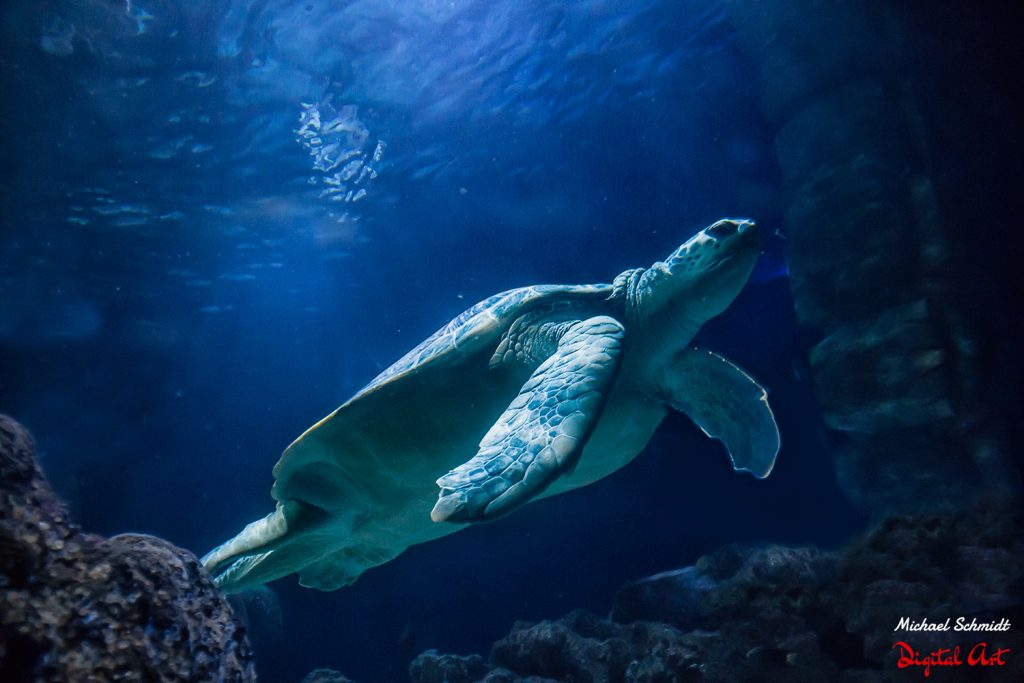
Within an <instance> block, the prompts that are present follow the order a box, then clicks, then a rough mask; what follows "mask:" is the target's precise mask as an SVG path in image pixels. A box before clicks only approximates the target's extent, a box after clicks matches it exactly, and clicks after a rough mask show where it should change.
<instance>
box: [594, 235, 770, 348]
mask: <svg viewBox="0 0 1024 683" xmlns="http://www.w3.org/2000/svg"><path fill="white" fill-rule="evenodd" d="M759 254H760V245H759V244H758V239H757V230H756V228H755V226H754V222H753V221H751V220H746V219H732V218H725V219H722V220H720V221H718V222H717V223H714V224H713V225H710V226H708V227H706V228H704V229H703V230H701V231H700V232H698V233H697V234H696V235H694V236H693V237H691V238H690V239H688V240H687V241H686V242H685V243H684V244H683V245H682V246H680V247H679V248H678V249H676V250H675V251H674V252H672V253H671V254H670V255H669V256H668V258H666V259H665V260H664V261H658V262H657V263H655V264H654V265H652V266H651V267H650V268H646V269H636V270H628V271H626V272H625V273H622V274H621V275H619V276H618V277H617V278H615V293H614V294H613V296H616V297H618V296H621V297H622V298H623V299H624V302H625V306H626V311H627V318H628V319H630V320H631V321H632V322H634V323H635V324H638V325H639V326H640V327H642V328H645V329H651V326H652V325H653V326H654V328H655V329H665V327H666V325H667V328H668V329H666V331H667V332H671V333H672V334H673V337H675V338H677V339H680V340H681V343H683V344H687V343H689V341H690V339H692V337H693V335H694V334H696V333H697V330H698V329H700V326H701V325H703V324H704V323H705V322H707V321H708V320H709V319H711V318H713V317H714V316H716V315H718V314H719V313H721V312H722V311H724V310H725V309H726V308H727V307H728V306H729V304H731V303H732V301H733V299H735V298H736V295H737V294H739V292H740V290H741V289H742V288H743V285H744V284H746V282H747V279H748V278H749V277H750V274H751V272H753V270H754V264H755V263H756V262H757V258H758V255H759ZM662 323H664V324H662ZM682 337H686V338H685V339H681V338H682Z"/></svg>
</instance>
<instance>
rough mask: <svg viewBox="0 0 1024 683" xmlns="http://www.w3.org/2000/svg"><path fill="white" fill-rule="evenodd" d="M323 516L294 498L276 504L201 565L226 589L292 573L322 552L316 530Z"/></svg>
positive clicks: (237, 587) (233, 589)
mask: <svg viewBox="0 0 1024 683" xmlns="http://www.w3.org/2000/svg"><path fill="white" fill-rule="evenodd" d="M325 519H326V515H325V514H324V512H323V511H322V510H320V509H319V508H317V507H315V506H312V505H308V504H306V503H302V502H300V501H297V500H287V501H284V502H281V503H278V505H277V509H276V510H274V512H272V513H271V514H269V515H267V516H266V517H264V518H263V519H259V520H256V521H255V522H252V523H251V524H248V525H247V526H246V527H245V528H244V529H242V531H241V533H239V534H238V535H237V536H235V537H234V538H232V539H231V540H229V541H227V542H226V543H223V544H221V545H219V546H217V547H216V548H214V549H213V550H211V551H210V552H209V553H207V554H206V555H205V556H204V557H203V559H202V563H203V566H204V567H206V570H207V571H209V572H210V574H212V575H213V577H214V582H215V583H216V584H217V585H218V586H219V587H220V588H221V589H222V590H225V591H235V590H241V589H243V588H246V587H247V586H250V585H257V584H261V583H266V582H268V581H272V580H273V579H276V578H278V577H281V576H285V575H287V574H291V573H292V572H295V571H297V570H299V569H301V568H302V567H305V566H306V565H308V564H309V563H310V562H312V561H315V560H316V559H318V558H319V557H321V556H322V555H323V554H324V545H325V538H324V537H322V536H323V535H318V534H317V533H316V530H317V528H318V527H319V526H321V523H322V522H323V521H324V520H325ZM336 542H337V541H336V540H335V541H334V543H336Z"/></svg>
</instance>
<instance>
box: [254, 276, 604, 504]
mask: <svg viewBox="0 0 1024 683" xmlns="http://www.w3.org/2000/svg"><path fill="white" fill-rule="evenodd" d="M611 292H612V286H611V285H608V284H601V285H538V286H533V287H522V288H519V289H512V290H509V291H506V292H502V293H501V294H496V295H494V296H492V297H490V298H488V299H485V300H483V301H481V302H480V303H478V304H476V305H475V306H473V307H471V308H470V309H468V310H466V311H465V312H463V313H462V314H461V315H459V316H458V317H456V318H455V319H453V320H452V321H451V322H449V323H448V324H447V325H445V326H444V327H442V328H441V329H439V330H438V331H437V332H435V333H434V334H432V335H431V336H430V337H428V338H427V339H425V340H424V341H423V342H422V343H420V344H419V345H418V346H416V347H415V348H414V349H412V350H411V351H409V352H408V353H407V354H405V355H404V356H402V357H401V358H400V359H399V360H398V361H396V362H395V363H394V364H392V365H391V366H390V367H388V368H387V369H386V370H384V371H383V372H381V373H380V374H379V375H378V376H377V377H376V378H374V379H373V380H372V381H371V382H370V383H369V384H367V385H366V386H365V387H364V388H363V389H361V390H360V391H359V392H357V393H356V394H355V395H354V396H353V397H352V398H350V399H349V400H348V401H346V402H345V403H344V404H342V405H341V406H340V407H339V408H338V409H336V410H335V411H334V412H332V413H331V414H330V415H328V416H327V417H325V418H323V419H322V420H320V421H319V422H317V423H316V424H315V425H313V426H312V427H310V428H309V429H308V430H306V431H305V432H304V433H303V434H302V435H301V436H299V438H297V439H296V440H295V441H294V442H293V443H292V444H291V445H290V446H288V448H287V449H285V451H284V453H283V454H282V456H281V459H280V460H279V461H278V463H277V465H276V466H275V467H274V478H275V480H276V481H275V483H274V487H273V491H272V494H273V497H274V498H275V499H276V500H278V501H283V500H287V499H296V500H301V501H303V502H306V503H310V504H313V505H316V506H318V507H320V508H322V509H324V510H327V511H340V510H351V509H354V508H359V509H362V510H364V511H365V510H375V509H384V508H387V506H388V504H389V502H391V501H397V500H404V499H408V498H409V496H414V497H419V496H423V495H424V494H427V495H428V496H430V497H436V489H435V487H434V486H433V480H434V478H436V477H437V476H439V475H440V474H443V473H444V472H445V471H447V468H448V467H449V462H448V460H449V459H450V460H451V462H453V463H455V464H458V463H461V462H463V461H465V460H466V459H468V458H469V457H472V455H473V453H474V452H475V450H476V445H477V443H478V442H479V439H480V438H481V437H482V436H483V434H484V433H485V432H486V430H487V428H488V427H489V426H490V422H489V420H493V419H496V418H497V416H498V415H500V413H501V410H503V409H504V407H505V406H506V405H507V404H508V402H509V401H510V400H511V399H512V398H513V397H514V396H515V393H516V391H518V386H520V384H521V382H522V381H523V380H524V379H525V376H528V374H529V373H528V372H527V373H526V375H525V376H518V377H517V376H511V377H510V376H508V373H502V372H492V371H490V370H489V367H488V361H489V359H490V356H491V354H492V353H493V351H494V348H495V347H496V346H497V344H498V342H499V340H500V338H501V336H502V335H503V334H504V333H505V331H506V330H508V328H509V327H510V326H511V325H512V323H513V322H515V320H516V319H517V318H519V317H520V316H521V315H522V314H524V313H526V312H527V311H529V310H531V309H533V308H535V307H537V306H541V305H548V304H551V303H554V302H558V303H562V302H566V303H568V304H569V305H570V306H571V305H573V304H577V305H579V308H580V310H581V315H591V314H592V313H589V311H594V310H599V309H600V308H602V307H603V304H604V302H605V300H606V299H607V298H608V296H609V295H610V294H611ZM492 413H493V415H492Z"/></svg>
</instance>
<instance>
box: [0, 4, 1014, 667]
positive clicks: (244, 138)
mask: <svg viewBox="0 0 1024 683" xmlns="http://www.w3.org/2000/svg"><path fill="white" fill-rule="evenodd" d="M2 13H3V19H4V23H3V26H2V28H0V30H2V32H3V34H2V38H3V40H2V48H0V50H2V73H0V79H2V81H0V87H2V90H0V91H2V92H3V93H4V97H3V98H2V99H0V119H2V123H3V129H2V130H3V145H4V155H3V167H2V172H3V181H2V185H0V202H2V205H3V207H4V210H3V215H2V217H0V225H2V229H3V240H2V242H0V285H2V291H3V301H2V304H0V352H2V353H0V408H2V409H3V410H5V411H7V412H10V413H11V414H13V415H14V416H16V417H17V418H18V419H19V420H21V421H23V422H24V423H25V424H26V425H28V426H29V427H30V428H31V429H32V430H33V432H34V433H35V435H36V438H37V440H38V443H39V450H40V452H41V459H42V463H43V465H44V467H45V468H46V471H47V472H48V475H49V477H50V479H51V480H52V481H53V483H54V485H55V487H56V488H57V490H58V491H59V492H60V493H61V495H63V496H64V497H65V499H66V500H67V501H68V503H69V505H70V507H71V509H72V511H73V514H74V516H75V518H76V519H77V520H78V521H79V522H80V523H81V524H82V526H83V527H84V528H86V529H88V530H90V531H94V532H97V533H101V534H114V533H119V532H124V531H142V532H147V533H153V534H157V535H160V536H163V537H165V538H168V539H170V540H171V541H173V542H175V543H177V544H179V545H181V546H183V547H186V548H189V549H191V550H193V551H195V552H197V553H199V554H202V553H203V552H205V551H206V550H208V549H209V548H211V547H212V546H214V545H216V544H217V543H219V542H221V541H223V540H224V539H225V538H227V537H229V536H230V535H233V534H234V533H236V532H237V531H238V530H239V529H240V528H241V526H242V525H243V524H245V523H246V522H248V521H250V520H252V519H255V518H257V517H260V516H263V515H264V514H266V513H267V512H268V511H269V510H270V509H271V506H270V503H271V501H270V498H269V489H270V485H271V483H272V478H271V474H270V472H271V468H272V466H273V464H274V463H275V462H276V460H277V457H278V456H279V454H280V452H281V450H282V449H283V448H284V447H285V446H286V445H287V444H288V443H290V442H291V440H292V439H293V438H294V437H296V436H297V435H298V434H300V433H301V432H302V431H303V430H305V428H306V427H308V426H309V425H311V424H312V423H313V422H315V421H316V420H318V419H320V418H321V417H322V416H323V415H325V414H326V413H328V412H329V411H331V410H333V408H334V407H336V406H337V405H339V404H340V403H341V402H343V401H344V400H345V399H346V398H347V397H348V396H349V395H351V394H352V393H353V392H354V391H355V390H357V389H358V388H359V387H361V386H362V385H364V384H365V383H366V382H367V381H368V380H370V379H371V378H372V377H374V376H375V375H376V374H377V373H378V372H379V371H381V370H382V369H384V368H385V367H387V366H388V365H389V364H390V363H391V362H393V361H394V360H395V359H397V358H398V357H399V356H401V355H402V354H403V353H404V352H405V351H407V350H408V349H409V348H411V347H413V346H414V345H415V344H417V343H418V342H419V341H420V340H422V339H423V338H424V337H426V336H427V335H429V334H430V333H431V332H433V331H434V330H435V329H436V328H438V327H440V326H441V325H443V324H444V323H446V322H447V321H448V320H449V319H450V318H452V317H454V316H455V315H457V314H458V313H459V312H461V311H462V310H463V309H465V308H467V307H469V306H470V305H471V304H473V303H474V302H476V301H478V300H480V299H483V298H485V297H487V296H489V295H491V294H493V293H496V292H498V291H501V290H504V289H508V288H511V287H517V286H522V285H529V284H536V283H584V282H608V281H610V279H611V278H612V277H614V275H615V274H617V273H619V272H621V271H622V270H625V269H626V268H629V267H635V266H644V265H649V264H650V263H651V262H653V261H654V260H656V259H658V258H661V257H663V256H665V255H667V254H668V253H669V252H670V251H671V250H672V249H674V248H675V247H676V246H678V245H679V244H680V243H681V242H683V241H684V240H685V239H686V238H687V237H689V236H690V235H692V234H693V233H694V232H696V231H697V230H698V229H700V228H701V227H703V226H705V225H707V224H708V223H710V222H711V221H713V220H715V219H717V218H719V217H722V216H730V215H732V216H751V217H753V218H755V219H757V221H758V223H759V224H760V225H761V226H762V228H763V230H762V232H763V233H764V236H765V240H764V249H765V255H764V257H763V259H762V262H761V264H760V265H759V267H758V269H757V271H756V272H755V274H754V276H753V277H752V279H751V282H750V283H749V285H748V286H747V288H746V289H745V290H744V292H743V293H742V294H741V295H740V297H739V299H738V300H737V301H736V302H735V304H734V305H733V306H732V307H731V308H730V309H729V310H728V311H727V312H726V313H725V314H724V315H722V316H721V317H720V318H718V319H716V320H714V321H712V323H710V324H709V325H708V326H707V327H706V328H705V329H704V330H703V331H702V333H701V335H700V337H699V338H698V342H699V343H701V344H704V345H706V346H708V347H710V348H714V349H715V350H718V351H720V352H722V353H724V354H725V355H727V356H729V357H730V358H732V359H733V360H735V361H736V362H737V363H738V364H740V365H742V366H743V367H744V368H746V369H747V370H749V371H750V373H751V374H753V375H754V376H755V377H757V378H758V379H759V380H760V381H761V382H762V383H763V384H765V386H767V387H768V389H769V391H770V400H771V402H772V405H773V407H774V409H775V414H776V416H777V418H778V421H779V424H780V428H781V431H782V439H783V450H782V452H781V454H780V456H779V460H778V465H777V467H776V469H775V471H774V473H773V474H772V476H771V477H770V478H769V479H768V480H766V481H755V480H754V479H753V478H751V477H749V476H745V475H739V474H736V473H734V472H732V470H731V468H730V467H729V465H728V461H727V458H726V457H725V454H724V451H723V450H722V448H721V446H720V445H719V444H717V443H715V442H711V441H708V440H707V439H706V438H705V437H704V436H703V434H701V433H700V431H699V430H698V429H697V428H696V427H694V426H693V425H692V424H691V423H690V422H689V421H688V420H687V419H686V418H684V417H682V416H672V417H670V418H669V419H668V420H666V422H665V424H664V425H663V426H662V427H661V429H660V430H659V432H658V433H657V435H656V436H655V438H654V439H653V440H652V442H651V444H650V445H649V447H648V449H647V451H646V453H645V454H644V455H643V456H642V457H640V458H638V459H637V460H636V461H635V462H634V463H632V464H631V465H629V466H628V467H626V468H625V469H623V470H622V471H620V472H619V473H617V474H616V475H615V476H613V477H610V478H608V479H606V480H603V481H601V482H599V483H597V484H595V485H593V486H591V487H589V488H586V489H583V490H579V491H575V492H572V493H570V494H567V495H564V496H560V497H558V498H555V499H549V500H546V501H544V502H541V503H538V504H536V505H531V506H529V507H526V508H524V509H523V510H521V511H519V512H517V513H516V514H514V515H511V516H509V517H507V518H505V519H502V520H500V521H498V522H496V523H493V524H488V525H484V526H481V527H476V528H471V529H469V530H467V531H465V532H463V533H460V534H458V535H455V536H452V537H449V538H447V539H444V540H442V541H438V542H435V543H432V544H428V545H425V546H421V547H416V548H413V549H411V550H410V551H408V552H407V553H405V554H404V555H402V556H401V557H400V558H399V559H397V560H395V561H393V562H391V563H389V564H387V565H385V566H383V567H381V568H378V569H375V570H373V571H370V572H369V573H367V574H366V575H365V576H363V577H362V578H361V579H360V580H359V581H358V582H357V583H356V584H355V585H354V586H353V587H351V588H348V589H343V590H341V591H338V592H335V593H330V594H322V593H318V592H315V591H310V590H306V589H301V588H299V587H298V586H297V583H296V581H295V579H294V577H292V578H288V579H285V580H282V581H279V582H277V583H275V584H274V585H273V586H272V589H273V590H274V591H275V593H276V594H277V598H278V600H279V602H280V610H281V614H282V618H283V629H282V630H281V632H280V633H277V634H275V633H274V632H273V631H274V629H273V628H269V627H267V628H263V629H256V630H257V632H258V633H257V635H260V634H262V635H261V637H259V638H257V639H256V643H255V644H256V646H257V655H258V658H259V665H260V670H261V675H262V676H263V680H267V681H298V680H300V679H301V677H302V676H303V675H304V674H305V673H306V672H307V671H309V670H310V669H312V668H314V667H317V666H332V667H335V668H337V669H340V670H342V671H344V672H345V673H346V674H347V675H349V676H351V677H353V678H355V679H356V680H361V681H378V680H401V679H403V678H404V676H405V670H406V666H407V664H408V661H409V660H410V659H411V657H412V656H415V654H417V653H418V652H420V651H422V650H424V649H427V648H431V647H437V648H440V649H442V650H444V651H454V652H461V653H468V652H481V653H484V654H486V652H487V649H488V647H489V645H490V643H491V642H492V641H494V640H495V639H496V638H498V637H500V636H502V635H503V634H504V633H506V632H507V631H508V629H509V627H510V626H511V624H512V622H513V621H514V620H517V619H526V620H537V619H542V618H554V617H558V616H561V615H562V614H564V613H565V612H567V611H569V610H570V609H573V608H576V607H583V608H586V609H590V610H593V611H595V612H598V613H604V612H605V611H606V610H607V609H608V607H609V606H610V601H611V598H612V596H613V595H614V592H615V590H616V589H617V588H618V587H620V586H621V585H622V584H623V583H625V582H626V581H628V580H631V579H635V578H638V577H641V576H644V575H647V574H651V573H654V572H658V571H663V570H665V569H669V568H672V567H676V566H680V565H684V564H688V563H692V562H693V561H694V560H695V559H696V558H697V557H698V556H699V555H700V554H701V553H703V552H707V551H709V550H712V549H714V548H716V547H718V546H720V545H721V544H723V543H727V542H751V541H757V540H771V541H778V542H787V543H816V544H820V545H823V546H825V547H833V546H835V545H837V544H839V543H841V542H842V541H843V540H845V539H846V538H847V537H848V536H849V534H850V533H852V532H853V531H854V530H855V529H858V528H860V526H861V525H862V524H863V521H864V520H863V519H862V518H861V516H860V515H859V514H858V513H856V512H855V511H854V510H853V509H852V507H851V506H850V504H849V503H848V502H847V501H846V500H845V498H844V497H843V496H842V494H840V492H839V490H838V488H837V487H836V484H835V473H834V471H833V468H832V465H831V461H830V460H829V458H828V456H827V451H826V444H825V440H824V437H823V435H822V425H821V418H820V416H819V413H818V410H817V406H816V404H815V401H814V397H813V391H812V387H811V386H810V385H809V383H808V381H809V380H808V374H807V372H806V371H805V369H804V367H803V364H804V362H805V361H804V360H803V358H804V356H805V352H804V344H803V341H802V340H801V338H800V333H798V331H797V327H796V322H795V318H794V314H793V305H792V301H791V299H790V294H789V282H788V271H787V269H786V266H785V262H784V259H783V250H784V244H785V238H784V235H782V234H776V233H777V231H780V230H782V228H783V224H784V215H783V214H784V210H785V204H784V200H785V197H784V188H783V187H782V184H781V178H780V171H779V169H778V167H777V165H776V161H775V151H774V148H773V142H772V140H773V137H774V133H775V131H773V130H772V129H771V128H770V126H769V125H768V124H767V123H766V121H765V120H764V118H763V115H762V112H761V105H760V100H759V97H760V93H759V86H758V78H757V71H756V65H755V64H753V63H752V62H751V60H750V57H749V56H748V55H747V53H746V51H745V50H744V49H743V46H742V44H741V43H740V39H739V37H738V35H737V34H736V33H735V30H734V29H733V28H732V27H731V25H730V23H729V21H728V17H727V13H726V9H725V7H724V6H723V4H722V3H720V2H715V1H711V0H690V1H688V2H651V1H648V2H610V1H609V2H599V1H598V2H580V3H557V2H545V1H543V0H528V1H522V2H512V1H510V0H497V1H488V2H485V1H472V2H458V1H456V2H450V1H445V2H440V1H436V2H435V1H424V2H385V1H380V2H371V1H364V2H352V3H343V2H325V1H322V0H302V1H299V2H285V1H283V0H266V1H262V2H258V1H254V0H245V1H235V2H223V1H222V0H216V1H212V2H196V1H192V2H188V1H185V0H179V1H177V2H175V1H172V0H165V1H162V2H160V1H155V0H143V1H142V2H141V3H138V2H134V1H132V0H129V1H128V2H100V1H98V0H95V1H91V0H81V1H77V2H70V1H67V2H50V3H45V4H40V3H35V2H28V1H27V0H18V1H14V0H9V1H8V2H6V3H5V4H4V7H3V10H2ZM938 161H939V162H940V163H941V161H942V160H941V159H939V160H938ZM1002 258H1007V257H1005V256H1003V257H1002ZM1016 367H1019V365H1018V366H1016ZM1018 393H1019V390H1018ZM268 632H269V633H270V636H269V637H268V636H267V633H268Z"/></svg>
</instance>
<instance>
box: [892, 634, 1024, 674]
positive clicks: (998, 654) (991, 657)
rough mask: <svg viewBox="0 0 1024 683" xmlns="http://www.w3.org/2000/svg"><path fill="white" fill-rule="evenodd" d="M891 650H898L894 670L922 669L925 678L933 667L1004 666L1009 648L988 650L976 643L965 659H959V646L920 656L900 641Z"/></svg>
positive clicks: (984, 644) (986, 645) (986, 646)
mask: <svg viewBox="0 0 1024 683" xmlns="http://www.w3.org/2000/svg"><path fill="white" fill-rule="evenodd" d="M893 648H899V650H900V658H899V660H897V662H896V668H898V669H906V668H907V667H911V666H919V667H924V671H923V673H924V675H925V677H926V678H927V677H928V676H930V675H931V673H932V667H933V666H963V665H964V663H966V664H967V666H1003V665H1004V664H1006V654H1007V653H1009V652H1010V649H1009V648H1002V647H1001V648H997V649H995V650H989V647H988V643H978V644H977V645H975V646H974V647H972V648H971V649H970V651H969V652H968V653H967V659H966V660H964V659H963V658H961V657H960V646H959V645H957V646H956V647H953V648H939V649H938V650H935V651H934V652H929V653H928V654H924V655H922V654H921V653H920V652H917V651H916V650H914V648H912V647H910V645H908V644H907V643H904V642H903V641H902V640H901V641H898V642H896V643H893Z"/></svg>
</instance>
